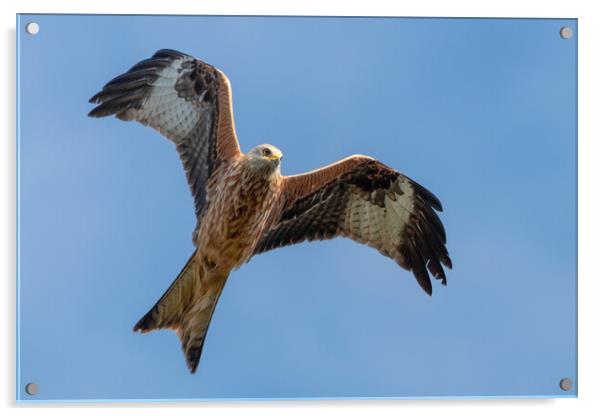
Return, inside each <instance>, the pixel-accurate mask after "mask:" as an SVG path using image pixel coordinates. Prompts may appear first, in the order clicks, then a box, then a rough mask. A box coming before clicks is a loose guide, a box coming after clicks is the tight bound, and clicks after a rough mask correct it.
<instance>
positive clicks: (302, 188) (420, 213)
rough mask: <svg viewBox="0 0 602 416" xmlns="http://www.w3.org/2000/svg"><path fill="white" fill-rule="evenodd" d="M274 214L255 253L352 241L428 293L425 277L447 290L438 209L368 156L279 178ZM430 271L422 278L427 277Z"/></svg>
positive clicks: (446, 261)
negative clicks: (338, 239) (278, 199)
mask: <svg viewBox="0 0 602 416" xmlns="http://www.w3.org/2000/svg"><path fill="white" fill-rule="evenodd" d="M281 204H282V205H281V207H282V208H280V211H278V214H277V216H276V220H275V221H273V223H272V225H271V226H270V227H269V228H268V229H267V231H266V232H265V233H264V235H263V237H262V238H261V240H260V241H259V243H258V244H257V246H256V249H255V254H258V253H262V252H265V251H268V250H271V249H274V248H278V247H283V246H286V245H290V244H295V243H299V242H302V241H312V240H326V239H331V238H335V237H338V236H344V237H348V238H351V239H353V240H355V241H357V242H359V243H362V244H366V245H368V246H370V247H373V248H375V249H377V250H378V251H379V252H380V253H382V254H384V255H385V256H387V257H390V258H392V259H393V260H395V261H396V262H397V264H399V265H400V266H401V267H403V268H405V269H407V270H410V271H411V272H413V273H414V276H415V277H416V280H417V281H418V283H419V284H420V286H421V287H422V288H423V289H424V291H425V292H427V293H428V294H429V295H430V294H431V293H432V286H431V281H430V277H429V273H428V272H430V274H431V275H433V277H435V278H436V279H439V280H441V282H442V283H443V284H444V285H445V284H446V276H445V272H444V270H443V267H442V266H446V267H448V268H450V269H451V267H452V263H451V259H450V258H449V254H448V252H447V249H446V247H445V243H446V235H445V229H444V228H443V224H442V223H441V220H440V219H439V217H438V216H437V214H436V213H435V210H437V211H441V210H442V208H441V203H440V202H439V200H438V199H437V198H436V197H435V196H434V195H433V194H432V193H431V192H429V191H428V190H427V189H425V188H423V187H422V186H420V185H419V184H417V183H416V182H414V181H412V180H411V179H410V178H408V177H407V176H404V175H402V174H401V173H399V172H397V171H395V170H393V169H391V168H389V167H388V166H386V165H384V164H383V163H380V162H378V161H376V160H374V159H372V158H370V157H367V156H351V157H349V158H346V159H343V160H341V161H339V162H337V163H334V164H332V165H329V166H326V167H324V168H322V169H318V170H315V171H312V172H309V173H306V174H302V175H295V176H288V177H285V178H284V183H283V190H282V200H281ZM427 270H428V272H427Z"/></svg>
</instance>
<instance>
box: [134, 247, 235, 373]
mask: <svg viewBox="0 0 602 416" xmlns="http://www.w3.org/2000/svg"><path fill="white" fill-rule="evenodd" d="M197 258H198V257H197V255H196V253H194V254H193V255H192V256H191V257H190V259H189V260H188V262H187V263H186V266H184V268H183V269H182V271H181V272H180V274H179V275H178V277H176V279H175V280H174V281H173V283H172V284H171V286H170V287H169V289H167V291H166V292H165V293H164V294H163V296H161V298H160V299H159V300H158V301H157V303H155V306H153V307H152V308H151V309H150V310H149V311H148V312H147V313H146V315H144V316H143V317H142V318H141V319H140V320H139V321H138V323H136V325H135V326H134V331H140V332H141V333H145V332H149V331H152V330H155V329H163V328H167V329H173V330H175V331H176V333H177V334H178V337H180V341H181V343H182V351H183V352H184V356H185V357H186V364H187V365H188V368H189V369H190V372H192V373H194V372H195V371H196V369H197V367H198V365H199V360H200V358H201V352H202V351H203V344H204V343H205V336H206V334H207V329H208V328H209V323H210V322H211V316H212V315H213V311H214V310H215V305H217V301H218V300H219V296H220V294H221V292H222V289H223V287H224V284H225V283H226V279H227V277H228V276H227V275H226V276H213V275H212V276H208V275H206V272H205V270H204V268H203V267H202V266H200V265H199V264H198V260H197ZM210 273H211V272H210Z"/></svg>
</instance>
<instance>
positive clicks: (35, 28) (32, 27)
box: [25, 22, 40, 35]
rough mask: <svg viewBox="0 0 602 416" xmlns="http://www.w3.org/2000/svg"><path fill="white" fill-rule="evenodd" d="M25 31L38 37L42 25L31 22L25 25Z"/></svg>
mask: <svg viewBox="0 0 602 416" xmlns="http://www.w3.org/2000/svg"><path fill="white" fill-rule="evenodd" d="M25 31H26V32H27V33H29V34H30V35H37V34H38V32H39V31H40V25H39V24H37V23H36V22H29V23H27V24H26V25H25Z"/></svg>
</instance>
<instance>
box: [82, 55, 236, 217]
mask: <svg viewBox="0 0 602 416" xmlns="http://www.w3.org/2000/svg"><path fill="white" fill-rule="evenodd" d="M90 102H91V103H95V104H98V106H96V107H95V108H94V109H93V110H92V111H90V114H89V115H90V116H91V117H105V116H110V115H115V116H117V118H119V119H121V120H125V121H129V120H136V121H138V122H140V123H142V124H144V125H145V126H150V127H152V128H153V129H155V130H157V131H158V132H159V133H161V134H162V135H164V136H165V137H167V138H168V139H169V140H170V141H172V142H173V143H175V145H176V147H177V150H178V153H179V155H180V159H181V160H182V163H183V165H184V169H185V170H186V176H187V178H188V184H189V186H190V190H191V192H192V195H193V197H194V201H195V211H196V214H197V217H198V216H199V214H200V212H201V209H202V208H203V206H204V204H205V200H206V184H207V180H208V179H209V177H210V176H211V174H212V173H213V171H214V170H215V169H216V168H217V166H218V165H219V164H220V163H221V162H223V161H228V160H230V159H232V158H235V157H237V156H239V155H240V148H239V145H238V140H237V138H236V131H235V127H234V116H233V114H232V92H231V90H230V82H229V81H228V78H227V77H226V76H225V75H224V74H223V73H222V72H221V71H219V70H218V69H217V68H215V67H213V66H211V65H209V64H207V63H205V62H203V61H201V60H199V59H195V58H194V57H192V56H190V55H187V54H184V53H181V52H178V51H174V50H171V49H162V50H160V51H157V52H156V53H155V54H154V55H153V56H152V57H151V58H149V59H146V60H143V61H141V62H138V63H137V64H136V65H134V66H133V67H132V68H130V70H129V71H127V72H126V73H124V74H122V75H119V76H118V77H116V78H114V79H112V80H111V81H109V82H108V83H107V84H106V85H105V86H104V87H103V88H102V90H101V91H100V92H99V93H98V94H96V95H94V96H93V97H92V98H91V99H90Z"/></svg>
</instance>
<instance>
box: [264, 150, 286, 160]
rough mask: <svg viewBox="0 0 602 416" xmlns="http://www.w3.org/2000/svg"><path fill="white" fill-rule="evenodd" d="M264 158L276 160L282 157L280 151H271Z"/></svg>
mask: <svg viewBox="0 0 602 416" xmlns="http://www.w3.org/2000/svg"><path fill="white" fill-rule="evenodd" d="M266 158H267V159H269V160H277V159H278V160H280V159H282V153H280V152H277V153H276V152H275V153H272V154H271V155H269V156H266Z"/></svg>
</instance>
